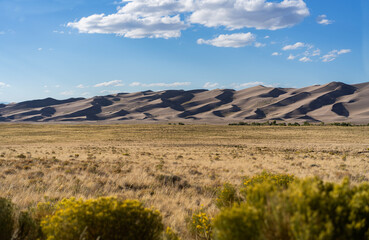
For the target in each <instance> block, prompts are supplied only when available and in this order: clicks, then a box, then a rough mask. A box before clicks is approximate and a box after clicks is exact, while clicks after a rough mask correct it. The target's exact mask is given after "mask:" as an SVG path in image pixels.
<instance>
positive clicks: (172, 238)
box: [163, 227, 181, 240]
mask: <svg viewBox="0 0 369 240" xmlns="http://www.w3.org/2000/svg"><path fill="white" fill-rule="evenodd" d="M163 235H164V237H163V240H181V238H180V237H179V236H178V234H177V233H175V232H174V231H173V229H171V228H170V227H167V229H166V230H165V232H164V233H163Z"/></svg>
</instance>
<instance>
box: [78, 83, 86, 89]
mask: <svg viewBox="0 0 369 240" xmlns="http://www.w3.org/2000/svg"><path fill="white" fill-rule="evenodd" d="M76 88H86V86H85V85H83V84H79V85H78V86H76Z"/></svg>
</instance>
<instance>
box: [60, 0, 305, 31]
mask: <svg viewBox="0 0 369 240" xmlns="http://www.w3.org/2000/svg"><path fill="white" fill-rule="evenodd" d="M121 4H123V6H121V7H118V10H117V12H116V13H113V14H110V15H105V14H104V13H102V14H93V15H91V16H88V17H83V18H81V19H79V20H76V21H75V22H69V23H68V24H67V26H68V27H71V28H76V29H78V31H79V32H81V33H105V34H109V33H110V34H111V33H112V34H117V35H120V36H124V37H128V38H173V37H179V36H180V35H181V31H182V30H184V29H187V28H188V27H190V26H191V24H201V25H204V26H206V27H218V26H223V27H225V28H226V29H229V30H234V29H242V28H256V29H269V30H276V29H281V28H286V27H291V26H294V25H296V24H298V23H299V22H301V21H302V20H303V19H304V18H305V17H307V16H309V15H310V13H309V9H308V8H307V6H306V3H305V2H304V1H303V0H283V1H281V2H275V1H266V0H248V1H245V0H123V1H122V2H121Z"/></svg>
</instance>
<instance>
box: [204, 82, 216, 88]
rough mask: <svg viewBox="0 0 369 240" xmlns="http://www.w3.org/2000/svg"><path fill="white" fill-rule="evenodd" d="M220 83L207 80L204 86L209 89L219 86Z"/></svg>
mask: <svg viewBox="0 0 369 240" xmlns="http://www.w3.org/2000/svg"><path fill="white" fill-rule="evenodd" d="M218 85H219V84H218V83H211V82H207V83H205V84H204V87H203V88H206V89H209V88H215V87H217V86H218Z"/></svg>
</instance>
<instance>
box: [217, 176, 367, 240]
mask: <svg viewBox="0 0 369 240" xmlns="http://www.w3.org/2000/svg"><path fill="white" fill-rule="evenodd" d="M275 183H276V182H273V181H261V182H256V183H254V184H252V185H248V187H247V188H246V189H245V190H244V191H245V193H246V194H245V201H244V202H243V203H241V204H240V205H234V206H233V207H232V208H225V209H223V210H222V211H221V213H220V214H219V215H218V216H216V218H215V219H214V226H213V227H214V236H215V239H219V240H226V239H234V240H237V239H267V240H268V239H276V240H278V239H280V240H282V239H283V240H289V239H291V240H292V239H302V240H305V239H306V240H310V239H327V240H329V239H332V240H333V239H334V240H341V239H342V240H343V239H368V238H369V184H367V183H364V184H361V185H359V186H351V185H350V183H349V181H348V180H347V179H345V180H344V181H343V182H342V183H341V184H334V183H324V182H323V181H322V180H320V179H318V178H309V179H304V180H297V179H296V180H294V181H291V182H289V183H288V184H287V186H286V187H284V184H282V186H283V187H281V186H278V185H277V184H275Z"/></svg>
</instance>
